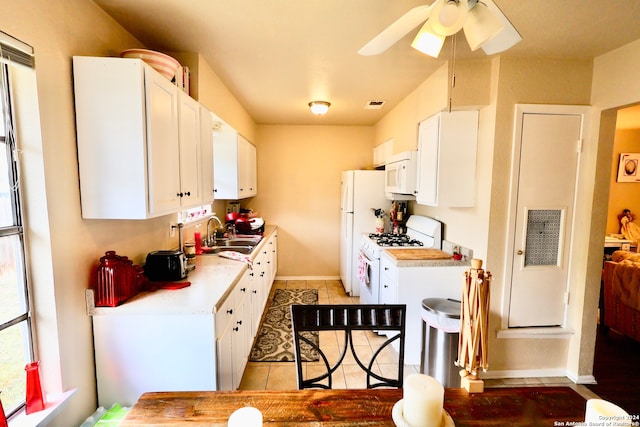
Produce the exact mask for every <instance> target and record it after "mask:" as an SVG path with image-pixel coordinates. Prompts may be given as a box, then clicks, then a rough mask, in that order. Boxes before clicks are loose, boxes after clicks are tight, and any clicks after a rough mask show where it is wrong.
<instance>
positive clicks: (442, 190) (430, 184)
mask: <svg viewBox="0 0 640 427" xmlns="http://www.w3.org/2000/svg"><path fill="white" fill-rule="evenodd" d="M477 142H478V112H477V111H452V112H450V113H440V114H437V115H435V116H433V117H430V118H428V119H426V120H425V121H423V122H421V123H420V125H419V128H418V193H417V195H416V201H417V202H418V203H419V204H422V205H429V206H441V207H472V206H474V205H475V189H476V185H475V181H476V150H477Z"/></svg>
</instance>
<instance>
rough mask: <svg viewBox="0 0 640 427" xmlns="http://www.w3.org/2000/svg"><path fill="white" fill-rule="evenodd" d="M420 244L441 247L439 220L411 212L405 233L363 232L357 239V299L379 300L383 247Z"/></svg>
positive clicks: (371, 302)
mask: <svg viewBox="0 0 640 427" xmlns="http://www.w3.org/2000/svg"><path fill="white" fill-rule="evenodd" d="M400 247H402V248H411V247H424V248H433V249H441V248H442V223H441V222H440V221H437V220H435V219H433V218H429V217H425V216H419V215H411V216H410V217H409V219H408V220H407V233H406V234H391V233H384V234H375V233H372V234H368V235H367V234H365V235H363V236H362V240H361V242H360V254H359V257H358V278H359V280H360V303H362V304H378V303H379V302H380V273H381V272H380V257H381V255H382V252H383V251H384V250H385V249H391V248H400Z"/></svg>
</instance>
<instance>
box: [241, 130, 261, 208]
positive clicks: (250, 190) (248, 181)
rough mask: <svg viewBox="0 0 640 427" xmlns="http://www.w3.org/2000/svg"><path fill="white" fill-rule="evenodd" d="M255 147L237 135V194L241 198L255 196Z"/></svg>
mask: <svg viewBox="0 0 640 427" xmlns="http://www.w3.org/2000/svg"><path fill="white" fill-rule="evenodd" d="M256 160H257V159H256V147H255V145H253V144H252V143H250V142H249V141H247V140H246V139H245V138H244V137H243V136H241V135H238V182H239V188H238V194H239V195H240V197H241V198H244V197H252V196H255V195H256V194H257V190H258V189H257V170H256V165H257V162H256Z"/></svg>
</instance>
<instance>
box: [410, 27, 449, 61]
mask: <svg viewBox="0 0 640 427" xmlns="http://www.w3.org/2000/svg"><path fill="white" fill-rule="evenodd" d="M429 21H430V19H427V22H425V23H424V25H423V26H422V28H420V31H418V34H417V35H416V37H415V38H414V39H413V42H411V47H412V48H414V49H415V50H417V51H420V52H422V53H424V54H425V55H429V56H431V57H434V58H437V57H438V55H440V50H441V49H442V45H444V39H445V38H446V37H445V36H442V35H440V34H437V33H436V32H435V31H433V29H432V28H431V25H430V24H429Z"/></svg>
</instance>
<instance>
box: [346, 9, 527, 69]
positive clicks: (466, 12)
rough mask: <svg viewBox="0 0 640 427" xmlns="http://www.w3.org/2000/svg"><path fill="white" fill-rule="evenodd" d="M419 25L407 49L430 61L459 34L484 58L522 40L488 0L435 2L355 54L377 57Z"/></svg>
mask: <svg viewBox="0 0 640 427" xmlns="http://www.w3.org/2000/svg"><path fill="white" fill-rule="evenodd" d="M425 21H426V22H425ZM423 22H424V24H423V26H422V28H421V29H420V31H418V34H417V35H416V37H415V39H414V40H413V42H412V43H411V46H412V47H413V48H414V49H417V50H419V51H420V52H422V53H425V54H427V55H430V56H432V57H434V58H437V57H438V55H439V54H440V50H441V49H442V45H443V44H444V41H445V39H446V37H447V36H450V35H453V34H456V33H457V32H458V31H460V30H463V31H464V35H465V37H466V39H467V42H468V43H469V46H470V47H471V50H476V49H478V48H482V50H484V52H485V53H486V54H487V55H492V54H494V53H499V52H503V51H505V50H507V49H509V48H510V47H512V46H513V45H515V44H516V43H518V42H519V41H520V40H522V36H520V34H519V33H518V31H517V30H516V29H515V28H514V27H513V25H511V22H509V20H508V19H507V17H506V16H504V14H503V13H502V11H501V10H500V9H499V8H498V6H496V4H495V3H494V2H493V1H492V0H435V1H434V2H433V3H432V4H430V5H422V6H417V7H415V8H413V9H411V10H409V11H408V12H407V13H405V14H404V15H402V16H401V17H400V18H399V19H398V20H396V21H395V22H394V23H392V24H391V25H390V26H388V27H387V28H385V29H384V30H383V31H382V32H381V33H380V34H378V35H377V36H375V37H374V38H373V39H372V40H371V41H370V42H369V43H367V44H366V45H364V46H363V47H362V48H361V49H360V50H359V51H358V53H359V54H360V55H364V56H370V55H379V54H381V53H383V52H384V51H385V50H387V49H388V48H390V47H391V46H393V45H394V44H395V43H396V42H397V41H398V40H400V39H401V38H403V37H404V36H405V35H406V34H408V33H409V32H410V31H411V30H413V29H414V28H416V27H417V26H418V25H420V24H421V23H423Z"/></svg>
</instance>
